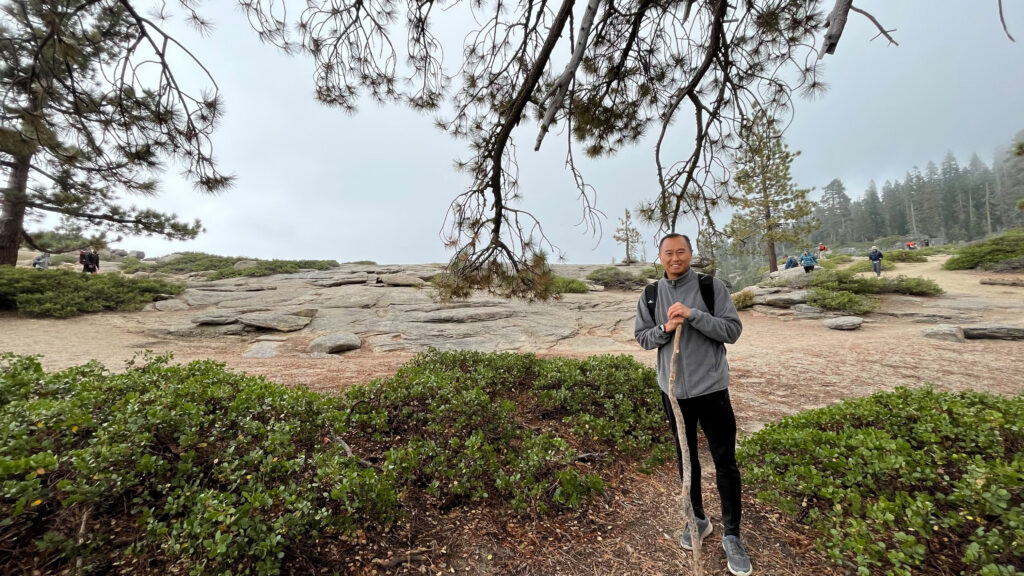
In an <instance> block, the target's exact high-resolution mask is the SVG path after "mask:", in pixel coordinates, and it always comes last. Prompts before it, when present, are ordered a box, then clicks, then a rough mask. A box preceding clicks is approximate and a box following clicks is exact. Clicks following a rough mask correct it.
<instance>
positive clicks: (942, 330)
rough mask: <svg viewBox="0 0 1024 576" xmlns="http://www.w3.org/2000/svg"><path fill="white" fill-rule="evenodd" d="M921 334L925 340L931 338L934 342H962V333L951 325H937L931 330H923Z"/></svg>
mask: <svg viewBox="0 0 1024 576" xmlns="http://www.w3.org/2000/svg"><path fill="white" fill-rule="evenodd" d="M922 334H924V337H925V338H933V339H935V340H946V341H948V342H963V341H964V331H963V330H961V329H960V327H959V326H954V325H953V324H938V325H936V326H933V327H932V328H927V329H925V330H924V331H923V332H922Z"/></svg>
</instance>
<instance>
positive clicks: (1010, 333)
mask: <svg viewBox="0 0 1024 576" xmlns="http://www.w3.org/2000/svg"><path fill="white" fill-rule="evenodd" d="M963 331H964V338H967V339H968V340H982V339H993V340H1024V326H1012V325H1008V324H977V325H974V326H964V327H963Z"/></svg>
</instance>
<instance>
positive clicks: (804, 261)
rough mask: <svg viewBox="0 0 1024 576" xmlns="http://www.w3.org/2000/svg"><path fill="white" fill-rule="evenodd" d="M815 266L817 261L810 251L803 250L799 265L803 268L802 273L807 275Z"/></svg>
mask: <svg viewBox="0 0 1024 576" xmlns="http://www.w3.org/2000/svg"><path fill="white" fill-rule="evenodd" d="M817 264H818V259H817V258H815V257H814V254H811V251H810V250H804V253H803V254H802V255H800V265H801V266H803V267H804V272H806V273H808V274H809V273H810V272H811V271H813V270H814V267H815V266H816V265H817Z"/></svg>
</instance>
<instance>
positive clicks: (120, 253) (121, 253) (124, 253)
mask: <svg viewBox="0 0 1024 576" xmlns="http://www.w3.org/2000/svg"><path fill="white" fill-rule="evenodd" d="M110 253H111V254H112V255H114V256H117V257H118V258H124V257H126V256H128V251H127V250H122V249H121V248H114V249H113V250H111V251H110Z"/></svg>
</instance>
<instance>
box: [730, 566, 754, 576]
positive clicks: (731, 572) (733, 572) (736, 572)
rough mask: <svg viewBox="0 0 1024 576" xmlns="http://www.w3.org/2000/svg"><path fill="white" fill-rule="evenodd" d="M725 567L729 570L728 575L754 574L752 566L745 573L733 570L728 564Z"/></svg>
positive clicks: (745, 575) (743, 575)
mask: <svg viewBox="0 0 1024 576" xmlns="http://www.w3.org/2000/svg"><path fill="white" fill-rule="evenodd" d="M727 566H728V568H729V573H730V574H735V576H750V575H751V574H752V573H753V572H754V567H753V566H751V567H750V570H747V571H746V572H740V571H738V570H734V569H733V567H732V566H729V565H728V564H727Z"/></svg>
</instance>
